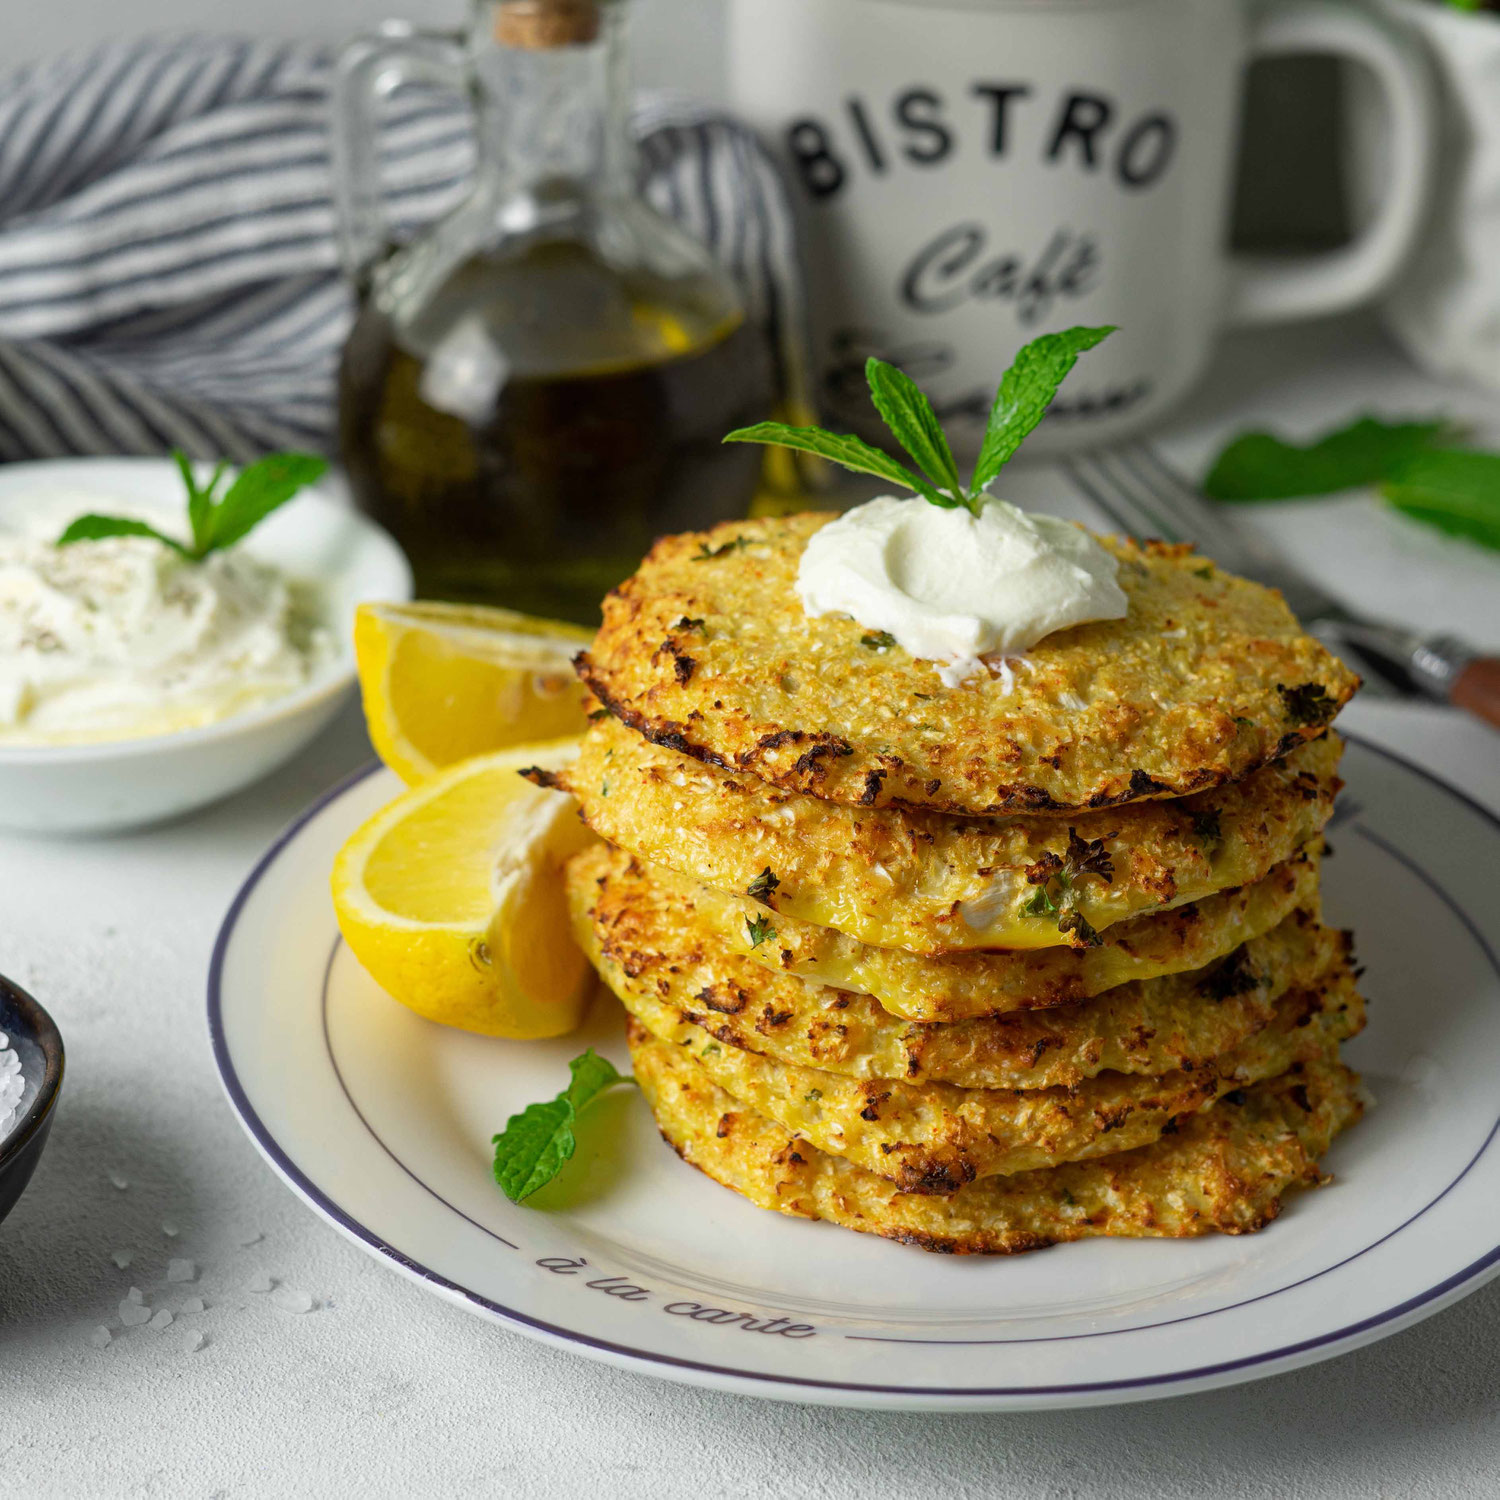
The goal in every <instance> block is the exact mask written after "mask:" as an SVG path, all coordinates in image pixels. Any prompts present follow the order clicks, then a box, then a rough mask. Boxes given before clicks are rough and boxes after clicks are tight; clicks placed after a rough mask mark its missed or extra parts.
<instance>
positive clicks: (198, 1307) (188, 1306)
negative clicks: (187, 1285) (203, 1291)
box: [182, 1297, 203, 1313]
mask: <svg viewBox="0 0 1500 1500" xmlns="http://www.w3.org/2000/svg"><path fill="white" fill-rule="evenodd" d="M182 1310H183V1312H185V1313H201V1312H202V1311H203V1298H202V1297H189V1298H188V1299H187V1301H186V1302H184V1303H183V1304H182Z"/></svg>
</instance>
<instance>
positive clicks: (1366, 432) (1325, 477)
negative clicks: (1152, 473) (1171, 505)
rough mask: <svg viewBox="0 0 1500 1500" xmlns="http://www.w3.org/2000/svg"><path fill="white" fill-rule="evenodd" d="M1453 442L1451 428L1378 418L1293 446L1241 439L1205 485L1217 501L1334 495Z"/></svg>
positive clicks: (1265, 436) (1376, 480)
mask: <svg viewBox="0 0 1500 1500" xmlns="http://www.w3.org/2000/svg"><path fill="white" fill-rule="evenodd" d="M1452 436H1453V429H1452V428H1451V427H1450V426H1449V425H1448V424H1447V423H1446V422H1382V421H1380V420H1379V419H1377V418H1375V417H1361V418H1359V420H1358V421H1356V422H1352V423H1350V424H1349V425H1348V426H1346V427H1341V428H1339V429H1337V430H1336V431H1334V432H1329V433H1325V434H1324V435H1323V436H1322V437H1320V438H1316V439H1314V440H1313V441H1312V442H1311V443H1307V444H1305V445H1300V446H1299V445H1298V444H1296V443H1288V442H1285V441H1283V440H1282V439H1281V438H1278V437H1276V436H1274V435H1273V434H1271V433H1269V432H1247V433H1244V434H1243V435H1242V436H1240V437H1237V438H1236V439H1235V440H1234V441H1233V442H1232V443H1230V444H1229V446H1228V447H1227V448H1225V449H1224V451H1223V452H1222V453H1221V454H1220V455H1219V456H1218V458H1217V459H1216V460H1215V461H1214V466H1213V468H1212V469H1210V470H1209V472H1208V477H1207V478H1206V479H1205V480H1204V481H1203V493H1204V494H1205V495H1207V496H1208V497H1209V498H1210V499H1212V500H1294V499H1297V498H1299V497H1301V496H1305V495H1332V494H1336V493H1337V492H1338V491H1340V490H1353V489H1361V488H1363V487H1365V486H1367V485H1375V484H1380V483H1381V482H1382V481H1383V480H1386V479H1389V478H1390V477H1391V476H1392V474H1394V473H1395V472H1396V471H1397V470H1398V469H1399V468H1400V467H1401V466H1402V465H1403V464H1405V463H1406V462H1407V461H1408V460H1410V459H1413V458H1415V457H1417V456H1418V455H1419V454H1421V453H1424V452H1425V451H1427V450H1428V449H1429V448H1433V447H1436V446H1437V445H1439V444H1440V443H1442V442H1443V441H1445V440H1446V439H1449V438H1451V437H1452Z"/></svg>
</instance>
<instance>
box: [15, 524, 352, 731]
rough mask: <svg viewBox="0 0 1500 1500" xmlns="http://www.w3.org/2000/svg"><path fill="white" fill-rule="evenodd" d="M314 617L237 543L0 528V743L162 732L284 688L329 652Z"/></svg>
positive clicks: (287, 585) (305, 600)
mask: <svg viewBox="0 0 1500 1500" xmlns="http://www.w3.org/2000/svg"><path fill="white" fill-rule="evenodd" d="M91 499H92V501H93V505H92V508H94V509H98V508H100V507H99V505H98V500H97V497H91ZM74 513H77V509H75V512H74ZM60 529H61V528H60V527H50V526H49V528H48V531H47V533H46V534H47V536H49V537H55V536H56V535H57V534H58V531H59V530H60ZM315 616H316V604H315V601H313V600H312V599H310V598H309V597H307V590H306V586H304V585H299V584H298V583H296V582H295V581H294V580H292V579H290V578H288V577H287V576H286V575H285V574H283V573H281V572H280V571H279V570H278V569H276V568H274V567H271V566H270V565H268V564H266V563H264V562H260V561H258V560H256V559H254V558H252V557H249V556H247V555H245V554H244V553H243V552H239V551H235V552H220V553H215V554H213V555H211V556H210V557H208V558H207V559H205V560H204V561H203V562H199V563H193V562H189V561H187V560H186V559H185V558H182V557H180V556H179V555H178V554H177V553H175V552H172V551H170V550H169V549H168V548H166V547H164V546H162V545H161V544H160V543H159V542H154V541H151V540H149V539H146V538H140V537H117V538H110V539H109V540H105V541H95V542H77V543H75V544H73V545H72V546H68V547H58V546H55V545H54V544H53V543H52V541H50V540H43V539H42V538H40V537H38V536H36V535H34V534H33V535H18V534H15V533H10V534H5V533H0V746H5V745H27V744H31V745H36V744H67V743H77V742H84V741H94V742H98V741H105V740H119V739H134V738H138V737H140V736H144V735H153V734H167V733H171V732H173V731H176V730H180V729H190V728H195V727H197V726H199V725H203V724H212V723H217V722H218V721H220V720H222V719H227V718H229V717H231V716H232V715H234V714H238V713H241V712H243V711H245V710H246V709H248V708H252V707H255V706H257V705H259V704H261V703H264V702H267V701H269V700H271V699H274V698H279V697H282V696H284V695H285V694H288V693H291V692H294V691H296V690H297V689H298V688H301V687H302V686H304V685H305V684H306V683H307V682H308V680H309V679H310V678H311V677H312V675H313V674H314V673H315V672H316V671H317V670H318V669H319V667H320V666H322V665H323V664H324V663H325V662H327V661H329V660H331V658H332V657H333V655H334V654H335V653H334V647H333V640H332V636H331V633H330V632H329V631H328V630H327V629H326V628H324V627H323V626H322V625H321V624H320V623H319V622H318V621H317V620H316V617H315Z"/></svg>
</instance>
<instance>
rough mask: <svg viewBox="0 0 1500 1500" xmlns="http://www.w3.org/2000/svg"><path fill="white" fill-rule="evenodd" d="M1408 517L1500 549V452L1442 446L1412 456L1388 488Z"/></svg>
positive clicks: (1388, 495)
mask: <svg viewBox="0 0 1500 1500" xmlns="http://www.w3.org/2000/svg"><path fill="white" fill-rule="evenodd" d="M1383 493H1384V494H1385V497H1386V499H1387V500H1389V501H1390V503H1391V504H1392V505H1393V506H1395V508H1396V509H1397V510H1399V511H1400V512H1401V513H1402V515H1406V516H1410V517H1411V518H1412V519H1413V520H1414V521H1423V522H1425V523H1426V524H1427V525H1429V526H1435V527H1437V528H1438V530H1440V531H1446V532H1447V533H1448V534H1449V535H1450V536H1461V537H1467V538H1468V539H1469V540H1470V541H1473V542H1478V543H1480V545H1481V546H1485V547H1493V548H1496V549H1500V454H1496V453H1480V452H1470V451H1467V450H1460V449H1453V448H1441V449H1434V450H1432V451H1430V452H1426V453H1419V454H1416V455H1415V456H1413V457H1411V458H1409V459H1407V461H1406V462H1405V463H1404V464H1402V465H1401V467H1400V468H1399V469H1397V470H1396V472H1395V473H1394V474H1392V475H1391V477H1390V478H1389V479H1388V480H1387V482H1386V483H1385V485H1384V486H1383Z"/></svg>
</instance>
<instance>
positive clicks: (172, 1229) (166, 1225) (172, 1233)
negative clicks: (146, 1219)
mask: <svg viewBox="0 0 1500 1500" xmlns="http://www.w3.org/2000/svg"><path fill="white" fill-rule="evenodd" d="M161 1232H162V1233H163V1234H164V1235H166V1237H167V1238H168V1239H169V1240H175V1239H176V1238H177V1234H178V1230H177V1225H176V1224H175V1223H174V1222H173V1221H172V1220H171V1219H163V1220H162V1221H161Z"/></svg>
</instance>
